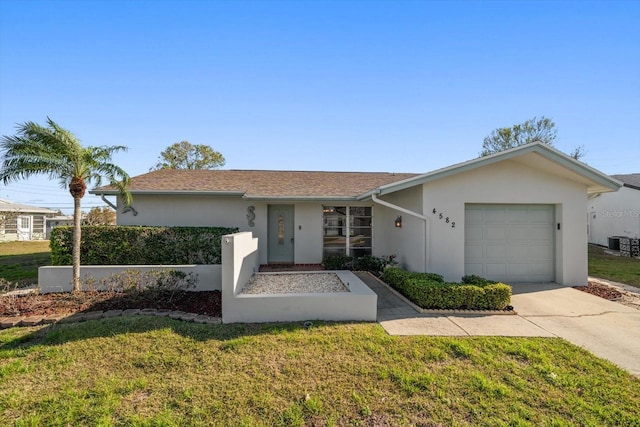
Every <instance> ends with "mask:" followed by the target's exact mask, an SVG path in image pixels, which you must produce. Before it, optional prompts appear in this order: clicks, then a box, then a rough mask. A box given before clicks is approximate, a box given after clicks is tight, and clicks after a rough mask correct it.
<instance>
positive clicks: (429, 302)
mask: <svg viewBox="0 0 640 427" xmlns="http://www.w3.org/2000/svg"><path fill="white" fill-rule="evenodd" d="M465 277H470V276H465ZM382 280H384V281H385V282H386V283H387V284H389V285H390V286H391V287H393V288H395V289H397V290H398V291H399V292H400V293H402V294H403V295H404V296H406V297H407V298H409V299H410V300H411V301H413V302H414V303H415V304H417V305H418V306H420V307H422V308H430V309H449V310H456V309H469V310H504V309H505V308H507V306H508V305H509V304H510V302H511V287H510V286H508V285H505V284H504V283H496V282H493V281H491V280H487V279H483V278H481V277H478V276H475V277H474V278H471V279H467V280H468V281H473V282H475V283H477V284H467V283H445V282H444V281H443V280H442V276H440V275H439V274H433V273H413V272H409V271H405V270H402V269H400V268H387V269H386V270H385V271H384V273H383V275H382Z"/></svg>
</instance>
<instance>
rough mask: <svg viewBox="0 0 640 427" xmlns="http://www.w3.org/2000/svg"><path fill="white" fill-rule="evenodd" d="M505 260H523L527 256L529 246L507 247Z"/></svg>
mask: <svg viewBox="0 0 640 427" xmlns="http://www.w3.org/2000/svg"><path fill="white" fill-rule="evenodd" d="M506 255H507V258H508V259H510V260H514V259H515V260H517V259H523V258H526V257H528V256H529V246H527V245H509V246H508V248H507V253H506Z"/></svg>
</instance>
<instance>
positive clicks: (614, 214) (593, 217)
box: [588, 187, 640, 246]
mask: <svg viewBox="0 0 640 427" xmlns="http://www.w3.org/2000/svg"><path fill="white" fill-rule="evenodd" d="M588 215H589V243H595V244H598V245H603V246H608V245H609V240H608V238H609V237H611V236H627V237H634V238H635V237H640V190H636V189H634V188H629V187H622V188H620V190H618V191H617V192H615V193H604V194H601V195H600V196H598V197H595V198H593V199H589V201H588Z"/></svg>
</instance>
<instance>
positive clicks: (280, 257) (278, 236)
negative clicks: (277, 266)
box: [267, 205, 294, 264]
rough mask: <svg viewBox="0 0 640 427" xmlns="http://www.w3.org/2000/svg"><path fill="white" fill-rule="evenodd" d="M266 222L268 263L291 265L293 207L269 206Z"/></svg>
mask: <svg viewBox="0 0 640 427" xmlns="http://www.w3.org/2000/svg"><path fill="white" fill-rule="evenodd" d="M267 220H268V223H269V225H268V235H267V240H268V242H269V244H268V248H267V249H268V251H269V252H268V255H267V259H268V261H269V262H270V263H291V264H293V244H294V242H293V205H269V210H268V218H267Z"/></svg>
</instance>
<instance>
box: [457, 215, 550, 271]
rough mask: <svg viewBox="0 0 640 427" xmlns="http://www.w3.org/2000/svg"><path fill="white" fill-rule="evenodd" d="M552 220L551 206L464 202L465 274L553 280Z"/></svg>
mask: <svg viewBox="0 0 640 427" xmlns="http://www.w3.org/2000/svg"><path fill="white" fill-rule="evenodd" d="M554 223H555V220H554V207H553V205H466V207H465V233H464V234H465V250H464V257H465V258H464V260H465V266H464V269H465V274H476V275H478V276H482V277H485V278H487V279H493V280H500V281H504V282H506V283H522V282H552V281H554V279H555V274H554V259H555V249H554Z"/></svg>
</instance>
